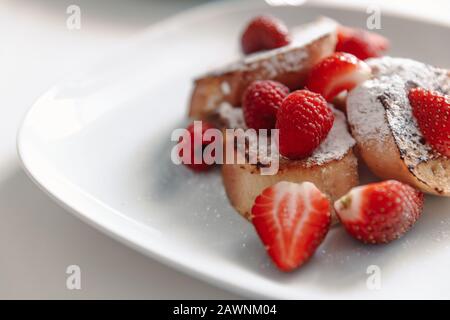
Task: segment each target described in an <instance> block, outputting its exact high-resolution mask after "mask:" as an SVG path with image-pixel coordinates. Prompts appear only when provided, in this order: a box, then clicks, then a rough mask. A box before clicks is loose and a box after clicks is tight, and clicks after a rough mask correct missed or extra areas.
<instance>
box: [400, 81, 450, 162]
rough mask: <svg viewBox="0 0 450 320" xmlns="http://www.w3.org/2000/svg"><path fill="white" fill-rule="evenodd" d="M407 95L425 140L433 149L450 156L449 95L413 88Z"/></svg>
mask: <svg viewBox="0 0 450 320" xmlns="http://www.w3.org/2000/svg"><path fill="white" fill-rule="evenodd" d="M408 97H409V102H410V104H411V107H412V109H413V113H414V116H415V117H416V119H417V123H418V124H419V128H420V131H421V132H422V134H423V135H424V137H425V140H426V141H427V142H428V143H429V144H430V145H431V147H432V148H433V149H434V150H436V151H437V152H439V153H441V154H442V155H444V156H447V157H450V96H447V95H443V94H440V93H439V92H436V91H431V90H426V89H423V88H414V89H411V90H410V91H409V95H408Z"/></svg>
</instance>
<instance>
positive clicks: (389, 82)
mask: <svg viewBox="0 0 450 320" xmlns="http://www.w3.org/2000/svg"><path fill="white" fill-rule="evenodd" d="M367 62H368V64H369V65H370V66H371V67H372V70H373V73H374V76H375V78H374V79H372V80H368V81H366V82H364V83H363V84H361V85H360V86H359V87H357V88H356V89H354V90H353V91H352V92H350V94H349V96H348V101H347V105H348V106H349V107H348V110H347V112H348V117H349V122H350V124H351V125H352V130H353V132H354V134H356V135H357V136H358V137H359V139H363V140H365V141H369V140H373V139H380V138H382V137H383V136H386V135H390V134H392V136H393V138H394V139H395V140H396V143H397V146H398V148H399V151H400V154H401V156H402V157H403V158H404V160H405V163H406V164H407V165H408V166H411V167H414V166H416V165H417V164H419V163H421V162H424V161H428V160H430V159H433V158H435V157H436V154H435V153H434V152H433V150H432V149H431V148H430V146H428V145H427V144H426V143H425V140H424V138H423V136H422V134H421V132H420V130H419V127H418V125H417V121H416V119H415V117H414V116H413V113H412V108H411V105H410V103H409V99H408V92H409V89H410V88H412V87H416V86H420V87H423V88H426V89H432V90H438V91H441V92H443V93H448V91H449V88H450V80H449V77H448V73H447V71H445V70H442V69H438V68H435V67H432V66H429V65H426V64H423V63H420V62H417V61H414V60H410V59H402V58H391V57H384V58H377V59H370V60H368V61H367ZM378 146H379V147H380V148H382V144H378ZM379 151H380V152H382V150H379Z"/></svg>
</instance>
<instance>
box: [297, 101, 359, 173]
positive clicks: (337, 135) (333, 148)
mask: <svg viewBox="0 0 450 320" xmlns="http://www.w3.org/2000/svg"><path fill="white" fill-rule="evenodd" d="M331 108H332V109H333V112H334V117H335V118H334V123H333V127H332V128H331V130H330V132H329V134H328V136H327V138H326V139H325V140H324V141H323V142H322V143H321V144H320V146H319V147H318V148H317V149H316V150H314V153H313V154H312V156H310V157H309V158H308V159H307V160H306V164H307V166H312V165H321V164H324V163H327V162H329V161H333V160H340V159H342V158H343V157H344V156H345V155H346V154H347V152H348V150H349V149H350V148H352V147H353V146H354V145H355V143H356V141H355V140H354V139H353V137H352V136H351V135H350V133H349V132H348V129H347V121H346V119H345V115H344V114H343V113H342V112H341V111H339V110H336V109H334V108H333V107H331Z"/></svg>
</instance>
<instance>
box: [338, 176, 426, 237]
mask: <svg viewBox="0 0 450 320" xmlns="http://www.w3.org/2000/svg"><path fill="white" fill-rule="evenodd" d="M423 199H424V197H423V193H422V192H420V191H418V190H416V189H414V188H412V187H410V186H409V185H406V184H403V183H401V182H398V181H395V180H388V181H384V182H380V183H373V184H369V185H365V186H360V187H356V188H353V189H352V190H351V191H350V192H349V193H348V194H347V195H345V196H343V197H342V198H341V199H339V200H338V201H336V202H335V204H334V208H335V210H336V214H337V216H338V218H339V220H340V221H341V222H342V224H343V225H344V227H345V229H346V230H347V232H348V233H349V234H350V235H352V236H353V237H354V238H356V239H358V240H360V241H362V242H364V243H370V244H382V243H389V242H391V241H393V240H396V239H398V238H400V237H401V236H402V235H404V234H405V233H406V232H407V231H408V230H409V229H410V228H411V227H412V226H413V225H414V223H415V222H416V221H417V220H418V219H419V217H420V215H421V213H422V209H423Z"/></svg>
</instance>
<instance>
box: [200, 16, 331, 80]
mask: <svg viewBox="0 0 450 320" xmlns="http://www.w3.org/2000/svg"><path fill="white" fill-rule="evenodd" d="M336 26H337V23H336V22H335V21H333V20H331V19H329V18H325V17H322V18H319V19H318V20H317V21H315V22H313V23H310V24H306V25H304V26H301V27H297V28H295V29H293V30H292V34H293V37H292V38H293V41H292V42H291V43H290V44H289V45H287V46H284V47H281V48H277V49H272V50H268V51H263V52H257V53H254V54H251V55H249V56H246V57H245V58H243V59H242V60H240V61H237V62H234V63H231V64H229V65H227V66H225V67H224V68H221V69H218V70H216V71H212V72H209V73H208V75H221V74H224V73H228V72H234V71H246V70H247V71H248V70H256V69H262V73H264V75H265V76H266V77H271V78H274V77H276V76H277V75H278V74H280V73H285V72H295V71H299V70H301V69H302V68H303V65H302V61H304V60H306V59H307V58H308V52H307V51H305V50H296V49H299V48H304V47H305V46H307V45H308V44H310V43H312V42H313V41H315V40H317V39H319V38H321V37H323V36H326V35H328V34H333V33H334V32H335V30H336Z"/></svg>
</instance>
